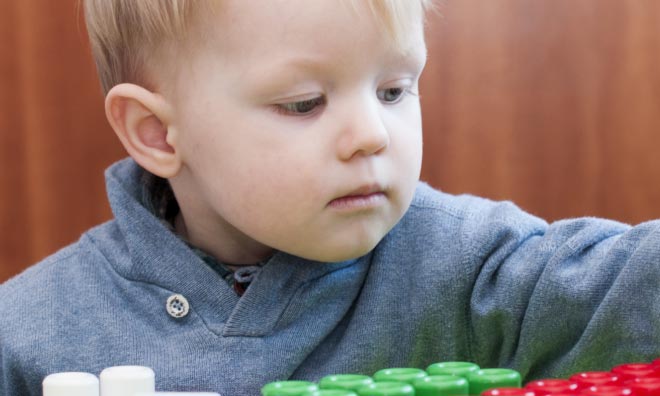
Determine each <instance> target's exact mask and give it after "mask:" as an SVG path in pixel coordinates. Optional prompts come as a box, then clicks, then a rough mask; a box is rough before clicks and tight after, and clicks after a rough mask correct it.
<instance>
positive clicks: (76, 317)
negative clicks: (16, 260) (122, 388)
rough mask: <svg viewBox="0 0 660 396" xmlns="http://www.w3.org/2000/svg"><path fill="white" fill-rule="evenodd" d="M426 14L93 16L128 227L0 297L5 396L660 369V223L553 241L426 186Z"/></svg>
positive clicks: (108, 0)
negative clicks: (55, 390)
mask: <svg viewBox="0 0 660 396" xmlns="http://www.w3.org/2000/svg"><path fill="white" fill-rule="evenodd" d="M428 6H429V4H428V1H425V0H354V1H350V0H341V1H340V0H314V1H309V0H276V1H275V0H273V1H271V0H268V1H266V0H264V1H244V0H224V1H218V2H212V1H191V0H188V1H186V0H179V1H174V0H172V1H139V2H138V1H133V0H87V1H86V3H85V13H86V20H87V24H88V28H89V32H90V37H91V43H92V49H93V52H94V56H95V59H96V62H97V66H98V70H99V74H100V77H101V81H102V85H103V87H104V90H105V92H106V113H107V116H108V120H109V122H110V124H111V126H112V128H113V129H114V131H115V132H116V134H117V136H118V137H119V139H120V140H121V142H122V144H123V145H124V147H125V148H126V150H127V152H128V153H129V155H130V157H131V158H130V159H127V160H124V161H121V162H119V163H117V164H115V165H113V166H112V167H111V168H109V169H108V171H107V173H106V179H107V189H108V196H109V200H110V203H111V206H112V209H113V212H114V216H115V219H114V220H112V221H110V222H108V223H105V224H102V225H100V226H98V227H96V228H93V229H91V230H90V231H89V232H87V233H86V234H85V235H83V236H82V238H81V239H80V241H78V242H77V243H75V244H74V245H72V246H69V247H67V248H65V249H63V250H61V251H60V252H58V253H56V254H54V255H53V256H51V257H49V258H47V259H46V260H44V261H43V262H41V263H39V264H38V265H36V266H34V267H32V268H31V269H29V270H27V271H25V272H24V273H23V274H21V275H19V276H17V277H15V278H14V279H12V280H10V281H8V282H6V283H5V284H3V285H2V286H1V287H0V301H2V302H3V307H4V312H3V314H2V315H0V329H2V331H0V360H1V365H0V394H2V395H6V396H10V395H37V394H39V393H40V387H41V381H42V380H43V378H44V377H45V376H46V375H48V374H51V373H55V372H62V371H86V372H91V373H94V374H98V373H99V372H100V371H101V370H102V369H103V368H106V367H109V366H114V365H126V364H131V365H144V366H149V367H151V368H153V369H154V371H155V373H156V377H157V388H158V389H164V390H206V391H214V392H219V393H221V394H222V395H225V396H230V395H257V394H259V389H260V388H261V387H262V386H263V385H264V384H266V383H268V382H271V381H275V380H281V379H289V378H291V379H309V380H318V379H319V378H321V377H322V376H324V375H328V374H335V373H363V374H373V373H374V372H375V371H377V370H379V369H382V368H387V367H419V368H425V367H426V366H428V365H429V364H430V363H433V362H438V361H447V360H465V361H473V362H476V363H478V364H479V365H481V366H482V367H511V368H515V369H517V370H519V371H520V372H521V373H522V375H523V376H524V377H525V378H526V379H531V378H538V377H561V376H565V375H567V374H569V373H574V372H577V371H580V370H596V369H606V368H610V367H611V366H613V365H615V364H618V363H624V362H632V361H648V360H651V359H652V358H655V357H657V356H660V331H658V329H659V328H660V292H659V290H658V285H660V223H659V222H649V223H645V224H641V225H639V226H637V227H634V228H631V227H630V226H627V225H623V224H619V223H615V222H611V221H607V220H597V219H576V220H566V221H560V222H557V223H555V224H551V225H548V224H546V223H545V222H543V221H542V220H540V219H537V218H535V217H532V216H530V215H528V214H525V213H523V212H522V211H521V210H519V209H518V208H516V207H515V206H514V205H512V204H510V203H496V202H491V201H488V200H484V199H479V198H476V197H470V196H450V195H447V194H444V193H441V192H439V191H435V190H433V189H431V188H430V187H429V186H427V185H425V184H422V183H418V178H419V173H420V166H421V153H422V134H421V118H420V106H419V98H418V96H417V91H418V80H419V76H420V73H421V72H422V69H423V67H424V63H425V53H426V48H425V45H424V37H423V18H424V9H425V8H426V7H428Z"/></svg>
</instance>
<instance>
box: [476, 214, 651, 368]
mask: <svg viewBox="0 0 660 396" xmlns="http://www.w3.org/2000/svg"><path fill="white" fill-rule="evenodd" d="M467 223H468V226H466V228H465V230H464V231H465V232H464V237H465V238H466V240H467V246H469V248H468V251H467V255H466V260H467V261H468V263H466V264H468V266H467V268H472V270H473V271H474V273H473V279H474V287H473V291H472V295H471V297H470V304H469V306H470V312H469V318H470V329H469V330H468V331H469V333H470V346H471V353H472V356H473V358H474V360H475V361H477V362H479V363H480V364H481V365H482V366H484V367H496V366H499V367H513V368H516V369H518V370H520V371H521V374H522V375H523V377H525V378H527V379H531V378H540V377H565V376H567V375H569V374H571V373H575V372H578V371H585V370H597V369H603V370H605V369H609V368H611V367H612V366H613V365H615V364H620V363H627V362H639V361H650V360H651V359H653V358H656V357H658V356H660V222H659V221H654V222H647V223H643V224H640V225H638V226H636V227H630V226H628V225H625V224H621V223H617V222H613V221H609V220H603V219H594V218H583V219H573V220H562V221H559V222H556V223H554V224H550V225H547V224H546V223H545V222H543V221H541V220H539V219H537V218H535V217H533V216H530V215H528V214H525V213H523V212H522V211H520V210H519V209H518V208H516V207H515V206H514V205H511V204H509V203H500V204H494V205H492V206H491V207H490V208H489V209H488V210H486V211H484V212H482V213H481V214H480V215H477V216H474V217H473V218H471V219H470V221H469V222H467Z"/></svg>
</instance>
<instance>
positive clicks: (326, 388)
mask: <svg viewBox="0 0 660 396" xmlns="http://www.w3.org/2000/svg"><path fill="white" fill-rule="evenodd" d="M261 394H262V395H263V396H468V395H470V396H478V395H482V396H660V359H656V360H654V361H653V362H651V363H630V364H622V365H619V366H616V367H614V368H612V370H611V371H588V372H582V373H576V374H574V375H572V376H570V377H569V378H565V379H558V378H551V379H541V380H535V381H531V382H529V383H527V384H525V385H524V386H523V385H522V383H521V378H520V374H519V373H518V372H516V371H514V370H510V369H505V368H484V369H482V368H480V367H479V366H477V365H476V364H474V363H470V362H443V363H435V364H432V365H430V366H429V367H427V368H426V370H422V369H419V368H388V369H383V370H380V371H377V372H376V373H375V374H374V375H373V376H367V375H362V374H336V375H329V376H327V377H323V378H321V380H319V381H318V383H316V382H311V381H293V380H289V381H277V382H271V383H269V384H266V385H265V386H264V387H263V388H262V389H261Z"/></svg>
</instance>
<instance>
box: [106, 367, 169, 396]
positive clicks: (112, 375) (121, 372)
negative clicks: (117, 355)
mask: <svg viewBox="0 0 660 396" xmlns="http://www.w3.org/2000/svg"><path fill="white" fill-rule="evenodd" d="M100 378H101V396H135V395H137V394H140V393H154V392H155V391H156V380H155V375H154V371H153V370H152V369H150V368H149V367H143V366H115V367H109V368H107V369H105V370H103V371H101V375H100Z"/></svg>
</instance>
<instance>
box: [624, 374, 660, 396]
mask: <svg viewBox="0 0 660 396" xmlns="http://www.w3.org/2000/svg"><path fill="white" fill-rule="evenodd" d="M625 385H626V386H628V387H630V389H632V391H633V394H634V395H635V396H657V395H660V378H656V377H644V378H635V379H634V380H630V381H626V383H625Z"/></svg>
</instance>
